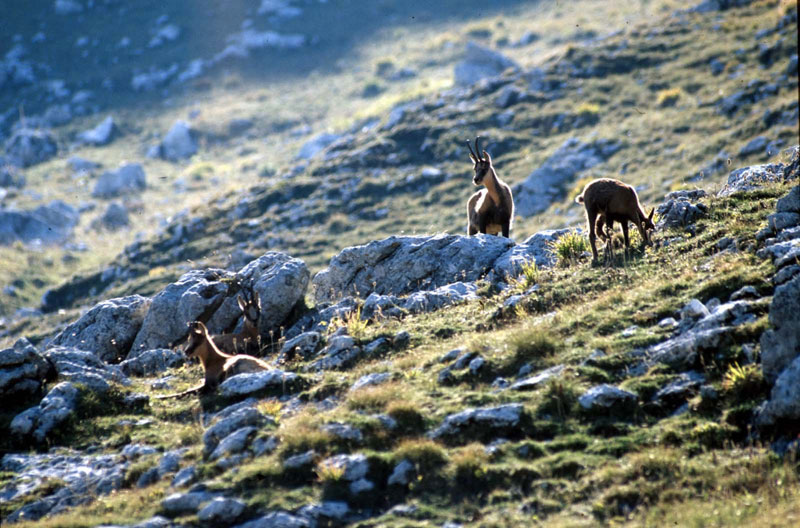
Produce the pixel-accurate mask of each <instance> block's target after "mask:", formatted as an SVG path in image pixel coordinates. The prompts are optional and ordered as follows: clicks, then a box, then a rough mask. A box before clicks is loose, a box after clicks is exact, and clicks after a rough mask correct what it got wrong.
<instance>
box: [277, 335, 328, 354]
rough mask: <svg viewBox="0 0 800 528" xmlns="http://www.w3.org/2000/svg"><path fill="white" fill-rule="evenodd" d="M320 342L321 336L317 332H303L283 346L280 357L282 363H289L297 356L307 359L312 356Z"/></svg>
mask: <svg viewBox="0 0 800 528" xmlns="http://www.w3.org/2000/svg"><path fill="white" fill-rule="evenodd" d="M321 342H322V335H321V334H320V333H319V332H303V333H302V334H300V335H298V336H297V337H294V338H292V339H289V340H288V341H286V342H285V343H284V344H283V346H282V347H281V353H280V357H281V358H282V360H284V361H291V360H292V359H294V357H295V356H297V355H299V356H300V357H301V358H302V359H309V358H311V357H313V356H314V354H315V353H316V351H317V348H318V347H319V344H320V343H321Z"/></svg>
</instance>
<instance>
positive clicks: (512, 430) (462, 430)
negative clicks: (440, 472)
mask: <svg viewBox="0 0 800 528" xmlns="http://www.w3.org/2000/svg"><path fill="white" fill-rule="evenodd" d="M525 420H526V415H525V410H524V407H523V406H522V404H519V403H509V404H506V405H498V406H497V407H484V408H480V409H467V410H465V411H462V412H459V413H456V414H451V415H449V416H448V417H446V418H445V419H444V421H443V422H442V425H440V426H439V427H437V428H436V429H434V430H433V431H431V432H430V433H429V434H428V436H430V437H431V438H433V439H437V440H438V439H442V440H451V441H452V440H461V441H466V440H468V439H470V438H472V437H473V436H476V435H477V436H478V437H482V438H487V437H491V438H496V437H498V436H515V435H516V436H519V435H520V434H521V433H522V432H523V427H524V422H525Z"/></svg>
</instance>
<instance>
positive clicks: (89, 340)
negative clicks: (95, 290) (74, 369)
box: [51, 295, 150, 363]
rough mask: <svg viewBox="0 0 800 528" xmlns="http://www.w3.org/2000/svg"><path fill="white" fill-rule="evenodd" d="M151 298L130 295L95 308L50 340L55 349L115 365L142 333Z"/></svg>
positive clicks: (102, 303)
mask: <svg viewBox="0 0 800 528" xmlns="http://www.w3.org/2000/svg"><path fill="white" fill-rule="evenodd" d="M149 308H150V299H149V298H147V297H142V296H141V295H131V296H129V297H121V298H117V299H109V300H107V301H103V302H101V303H99V304H97V305H95V306H94V307H93V308H92V309H91V310H89V311H88V312H86V313H85V314H84V315H83V316H82V317H81V318H80V319H78V320H77V321H75V322H74V323H72V324H70V325H69V326H67V328H65V329H64V331H63V332H61V333H60V334H58V335H57V336H56V337H54V338H53V340H52V341H51V345H52V346H66V347H75V348H79V349H81V350H87V351H89V352H92V353H94V354H96V355H97V357H99V358H100V359H102V360H103V361H106V362H109V363H114V362H117V361H119V360H120V359H122V358H124V357H125V356H126V355H127V354H128V351H129V350H130V347H131V345H132V344H133V340H134V339H135V338H136V334H137V333H138V332H139V330H140V328H141V326H142V322H143V321H144V317H145V314H146V313H147V310H148V309H149Z"/></svg>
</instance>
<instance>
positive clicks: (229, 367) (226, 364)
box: [159, 321, 270, 399]
mask: <svg viewBox="0 0 800 528" xmlns="http://www.w3.org/2000/svg"><path fill="white" fill-rule="evenodd" d="M183 353H184V354H186V357H189V358H192V357H196V358H198V359H199V360H200V364H201V365H203V371H205V380H204V381H203V383H202V384H201V385H198V386H196V387H192V388H191V389H188V390H185V391H183V392H180V393H178V394H170V395H167V396H160V397H159V399H166V398H179V397H181V396H186V395H188V394H192V393H195V392H203V393H206V392H210V391H212V390H214V389H216V388H217V385H219V384H220V383H221V382H223V381H224V380H225V379H227V378H229V377H231V376H235V375H237V374H245V373H249V372H261V371H263V370H269V369H270V366H269V365H268V364H267V363H265V362H263V361H261V360H260V359H258V358H255V357H253V356H248V355H246V354H236V355H231V354H226V353H224V352H222V351H221V350H220V349H219V348H218V347H217V345H215V344H214V341H213V339H212V338H211V336H210V335H209V333H208V329H207V328H206V325H204V324H203V323H201V322H200V321H194V322H192V323H189V342H188V343H187V344H186V348H184V349H183Z"/></svg>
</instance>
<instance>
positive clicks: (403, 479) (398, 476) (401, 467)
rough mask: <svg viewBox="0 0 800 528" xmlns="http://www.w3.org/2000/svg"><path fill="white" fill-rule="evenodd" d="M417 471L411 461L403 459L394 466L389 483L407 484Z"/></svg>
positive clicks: (393, 484) (392, 484) (391, 484)
mask: <svg viewBox="0 0 800 528" xmlns="http://www.w3.org/2000/svg"><path fill="white" fill-rule="evenodd" d="M415 473H416V468H415V467H414V464H413V463H411V461H409V460H407V459H403V460H402V461H400V463H399V464H397V465H396V466H395V467H394V470H393V471H392V474H391V475H389V480H388V481H387V483H388V484H389V485H390V486H395V485H396V486H407V485H408V483H409V482H411V479H412V477H413V476H414V474H415Z"/></svg>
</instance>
